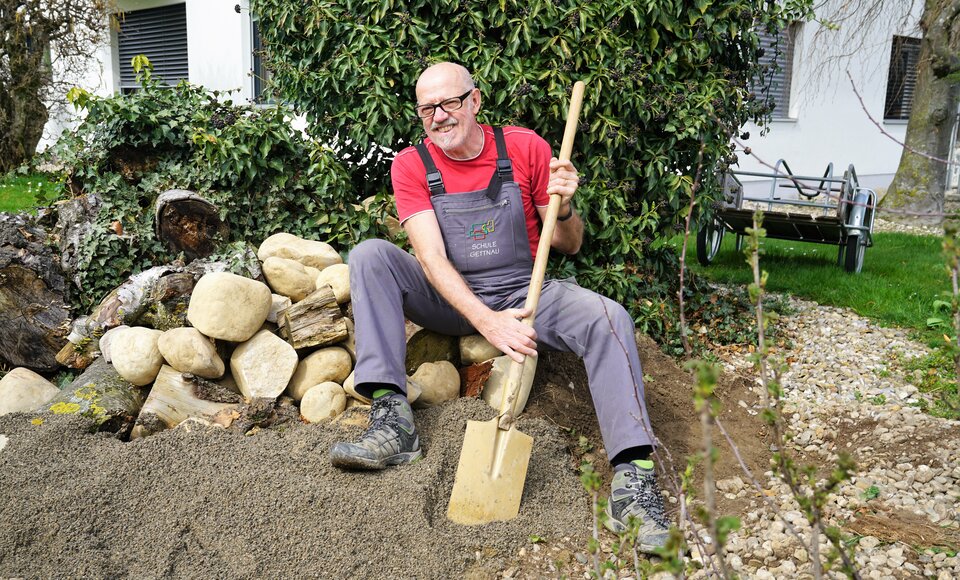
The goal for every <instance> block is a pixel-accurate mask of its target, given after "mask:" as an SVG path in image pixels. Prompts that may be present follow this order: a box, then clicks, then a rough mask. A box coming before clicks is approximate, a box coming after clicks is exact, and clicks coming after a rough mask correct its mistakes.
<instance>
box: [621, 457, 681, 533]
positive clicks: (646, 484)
mask: <svg viewBox="0 0 960 580" xmlns="http://www.w3.org/2000/svg"><path fill="white" fill-rule="evenodd" d="M626 475H627V478H628V481H627V484H626V486H625V487H626V488H627V489H630V490H633V494H632V495H631V496H630V502H629V503H628V504H627V511H629V512H631V513H632V514H633V515H638V512H639V511H641V510H639V509H638V508H641V509H642V511H643V513H644V514H646V516H647V517H649V518H650V519H652V520H653V521H654V522H656V523H657V524H658V525H660V526H662V527H664V528H669V527H670V523H669V521H668V520H667V518H666V516H665V515H664V513H663V498H662V497H661V496H660V489H659V487H658V486H657V481H656V479H654V477H653V475H652V474H647V473H639V472H638V471H636V470H633V469H631V470H629V471H628V472H627V474H626Z"/></svg>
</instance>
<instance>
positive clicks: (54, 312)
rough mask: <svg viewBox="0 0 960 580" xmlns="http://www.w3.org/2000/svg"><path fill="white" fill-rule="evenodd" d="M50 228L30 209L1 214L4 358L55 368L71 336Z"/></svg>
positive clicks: (0, 347)
mask: <svg viewBox="0 0 960 580" xmlns="http://www.w3.org/2000/svg"><path fill="white" fill-rule="evenodd" d="M46 242H47V233H46V231H45V230H44V229H43V228H41V227H40V226H38V225H36V224H34V223H33V222H32V220H31V219H30V218H29V217H28V216H25V215H10V214H0V363H3V364H4V365H5V366H8V367H26V368H28V369H31V370H34V371H51V370H54V369H56V368H58V367H59V364H58V363H57V359H56V355H57V352H58V351H59V350H60V349H61V348H63V345H64V344H66V342H67V333H68V331H69V324H70V312H69V310H68V308H67V305H66V303H65V301H64V296H65V295H66V292H67V279H66V277H65V276H64V275H63V272H62V271H61V269H60V263H59V256H58V255H57V254H56V253H54V251H53V250H52V249H51V248H50V247H49V246H47V245H46Z"/></svg>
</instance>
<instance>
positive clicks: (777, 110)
mask: <svg viewBox="0 0 960 580" xmlns="http://www.w3.org/2000/svg"><path fill="white" fill-rule="evenodd" d="M796 28H797V26H796V25H791V26H788V27H787V28H785V29H783V30H780V31H779V32H777V33H775V34H771V33H769V32H767V31H766V30H760V29H758V30H756V33H757V37H758V38H759V39H760V48H762V49H763V56H761V57H760V59H759V62H760V65H761V66H763V67H764V72H763V73H762V75H761V76H760V77H759V78H756V79H754V91H755V92H757V93H758V94H760V95H761V96H762V97H763V98H766V99H772V100H773V103H774V107H773V114H772V116H773V118H774V119H786V118H788V117H789V115H790V82H791V80H792V78H793V47H794V44H795V41H796V37H797V30H796Z"/></svg>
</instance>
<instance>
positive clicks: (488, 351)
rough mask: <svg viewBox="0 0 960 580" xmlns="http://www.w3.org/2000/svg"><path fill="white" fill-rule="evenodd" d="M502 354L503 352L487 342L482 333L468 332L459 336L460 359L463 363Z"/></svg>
mask: <svg viewBox="0 0 960 580" xmlns="http://www.w3.org/2000/svg"><path fill="white" fill-rule="evenodd" d="M501 355H503V352H502V351H501V350H500V349H499V348H497V347H495V346H493V345H492V344H490V343H489V342H487V339H486V338H484V337H483V335H482V334H468V335H466V336H461V337H460V361H461V362H462V363H463V364H465V365H472V364H474V363H478V362H483V361H485V360H490V359H492V358H496V357H498V356H501Z"/></svg>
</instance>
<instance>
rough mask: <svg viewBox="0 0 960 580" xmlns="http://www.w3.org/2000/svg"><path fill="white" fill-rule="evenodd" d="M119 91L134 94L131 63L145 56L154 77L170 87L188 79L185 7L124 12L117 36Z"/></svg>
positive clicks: (175, 6)
mask: <svg viewBox="0 0 960 580" xmlns="http://www.w3.org/2000/svg"><path fill="white" fill-rule="evenodd" d="M117 40H118V43H117V44H118V47H117V49H118V53H119V55H120V89H121V90H122V91H124V92H126V91H128V90H135V89H137V88H138V87H139V85H138V84H137V79H136V73H134V72H133V66H132V65H131V64H130V61H131V60H132V59H133V57H135V56H137V55H138V54H144V55H146V56H147V58H149V59H150V63H151V64H153V76H154V77H155V78H159V79H162V80H163V81H164V82H166V83H167V84H170V85H175V84H177V83H178V82H180V81H181V80H187V78H188V72H187V69H188V66H187V65H188V61H187V6H186V4H172V5H169V6H161V7H159V8H148V9H146V10H132V11H130V12H124V13H123V14H122V16H121V19H120V30H119V32H117Z"/></svg>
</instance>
